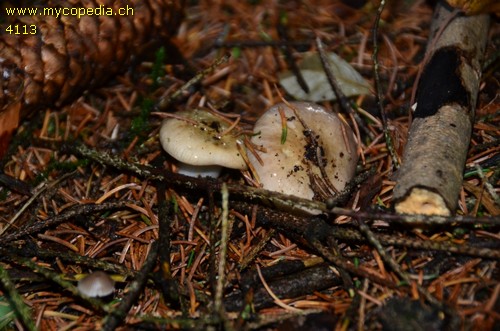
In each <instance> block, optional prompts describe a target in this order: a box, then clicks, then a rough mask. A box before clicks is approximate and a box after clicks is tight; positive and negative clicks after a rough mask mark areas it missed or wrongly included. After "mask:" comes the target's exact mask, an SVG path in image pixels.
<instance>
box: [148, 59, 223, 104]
mask: <svg viewBox="0 0 500 331" xmlns="http://www.w3.org/2000/svg"><path fill="white" fill-rule="evenodd" d="M229 56H230V55H229V54H224V55H223V56H221V57H219V58H217V59H216V60H215V61H214V62H213V63H212V64H211V65H210V66H209V67H208V68H206V69H203V70H202V71H200V72H199V73H197V74H196V75H195V76H194V77H193V78H191V79H190V80H188V81H187V82H186V83H185V84H184V85H182V86H181V87H180V88H178V89H177V90H176V91H175V92H174V93H172V94H171V95H169V96H164V97H162V98H160V100H159V101H158V103H157V104H156V106H155V109H156V110H157V111H166V110H167V109H168V107H169V106H170V105H171V104H172V103H173V102H174V101H176V100H177V99H179V98H180V97H182V96H183V94H185V93H186V92H188V90H189V89H190V88H191V87H192V86H194V85H196V84H198V83H199V82H201V80H202V79H204V78H205V77H206V76H208V75H210V74H211V73H213V72H214V71H215V69H217V67H219V66H220V65H221V64H223V63H226V62H227V61H228V60H229Z"/></svg>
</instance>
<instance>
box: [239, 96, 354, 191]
mask: <svg viewBox="0 0 500 331" xmlns="http://www.w3.org/2000/svg"><path fill="white" fill-rule="evenodd" d="M289 105H290V107H289V106H288V105H287V104H285V103H280V104H277V105H274V106H273V107H271V108H270V109H269V110H268V111H267V112H266V113H264V114H263V115H262V116H261V117H260V118H259V119H258V121H257V122H256V123H255V127H254V130H253V132H254V136H253V137H252V139H251V142H252V143H253V144H254V145H256V154H257V155H258V157H260V159H261V160H262V164H261V163H260V162H259V161H258V159H257V157H256V156H255V155H254V154H253V153H252V152H250V151H249V152H248V158H249V160H250V163H251V164H252V165H253V168H254V169H255V172H256V175H257V176H258V179H259V181H260V183H261V184H262V186H263V188H265V189H268V190H271V191H276V192H281V193H285V194H289V195H295V196H298V197H301V198H306V199H313V200H324V199H326V198H328V197H329V196H332V195H334V194H335V193H337V192H339V191H341V190H342V189H344V187H345V185H346V183H347V182H349V180H351V179H352V177H353V176H354V174H355V170H356V163H357V161H358V156H357V152H356V141H355V138H354V134H353V132H352V130H351V128H349V126H347V125H346V124H344V123H343V122H342V121H341V119H340V118H339V117H338V116H337V115H336V114H333V113H330V112H327V111H326V110H325V109H324V108H322V107H320V106H318V105H316V104H313V103H306V102H290V103H289ZM325 177H327V178H325Z"/></svg>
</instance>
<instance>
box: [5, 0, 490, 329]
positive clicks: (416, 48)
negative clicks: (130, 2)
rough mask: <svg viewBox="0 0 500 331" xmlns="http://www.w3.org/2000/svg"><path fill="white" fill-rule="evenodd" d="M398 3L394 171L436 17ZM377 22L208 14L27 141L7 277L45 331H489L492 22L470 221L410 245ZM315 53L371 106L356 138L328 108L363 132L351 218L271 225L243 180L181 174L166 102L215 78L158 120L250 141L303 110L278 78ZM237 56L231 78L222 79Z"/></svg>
mask: <svg viewBox="0 0 500 331" xmlns="http://www.w3.org/2000/svg"><path fill="white" fill-rule="evenodd" d="M346 2H348V1H346ZM395 3H397V4H390V5H388V7H387V8H386V9H385V10H384V12H383V13H382V20H381V21H380V27H379V30H378V34H379V40H378V43H379V51H378V53H379V55H378V57H379V61H380V77H381V83H382V84H381V86H382V89H383V95H384V104H383V107H384V110H385V112H386V114H387V116H388V121H389V132H390V136H391V137H392V139H393V141H394V143H395V151H396V154H397V156H398V158H401V156H402V152H403V149H404V146H405V143H406V139H407V135H408V126H409V122H410V120H411V116H410V113H411V111H410V109H411V95H412V89H413V86H414V82H415V79H416V76H417V73H418V70H419V64H420V62H421V61H422V59H423V56H424V53H425V47H426V44H427V40H428V37H429V25H430V22H431V19H432V7H431V6H430V5H429V4H428V3H427V2H425V1H397V2H395ZM376 15H377V7H376V6H373V5H372V4H370V3H369V4H366V5H364V6H362V7H361V8H358V9H355V8H352V7H349V6H346V5H345V4H343V3H341V2H338V1H330V0H305V1H215V0H214V1H208V0H207V1H205V0H203V1H199V2H198V3H197V4H195V5H188V6H187V8H186V14H185V19H184V21H183V23H182V24H181V26H180V27H179V29H178V33H177V35H176V37H175V38H174V39H173V40H172V44H171V45H166V46H165V47H164V51H165V52H164V53H163V52H162V51H157V52H156V53H154V54H152V56H151V58H150V59H147V60H145V61H144V62H141V63H139V64H137V65H136V66H134V67H132V68H130V70H128V71H127V72H126V73H124V74H122V75H120V76H118V77H116V78H115V79H114V80H113V81H112V82H110V83H109V84H108V85H106V86H105V87H102V88H99V89H96V90H94V91H90V92H88V93H86V94H84V95H83V96H82V97H81V98H79V99H78V100H77V101H76V102H74V103H72V104H70V105H67V106H65V107H63V108H62V109H57V108H53V109H46V110H45V111H42V112H39V113H37V114H35V115H34V116H33V117H31V118H30V119H29V120H27V121H25V122H23V123H22V125H21V127H20V128H19V130H18V132H17V134H16V136H15V137H14V139H13V142H12V143H11V153H9V154H8V156H7V157H6V158H4V160H3V162H2V166H3V169H2V171H3V173H4V174H5V175H7V176H9V178H11V183H10V185H9V186H6V185H4V186H0V242H1V245H0V249H1V254H0V255H1V257H0V266H2V267H3V268H4V269H6V270H7V271H8V274H9V276H10V279H11V280H12V281H13V283H14V284H15V285H16V286H15V287H16V290H17V292H18V293H20V294H21V295H22V297H23V300H24V302H25V303H27V305H28V307H29V309H30V311H31V314H32V315H31V318H32V319H33V320H34V321H35V324H36V325H37V326H38V327H39V328H40V329H42V330H56V329H57V330H99V329H102V328H103V326H106V327H111V326H114V325H115V324H118V325H119V326H118V329H122V330H128V329H138V330H156V329H193V330H194V329H212V330H216V329H227V330H245V329H248V330H251V329H258V330H285V329H287V330H332V329H336V330H355V329H357V330H364V329H367V330H368V329H369V330H382V329H383V330H446V329H450V330H458V329H466V330H493V329H497V330H498V328H499V327H500V313H499V311H500V282H499V280H500V268H499V265H498V264H499V261H500V254H499V252H500V234H499V233H500V232H499V230H500V226H499V224H500V220H499V215H500V206H499V204H498V194H500V186H499V179H500V166H499V163H500V153H499V151H500V145H499V141H500V140H499V137H500V127H499V123H500V93H499V91H500V70H498V68H499V66H500V62H499V57H498V54H499V52H500V28H499V24H498V20H496V21H495V20H493V22H492V26H491V28H490V35H489V38H488V40H489V42H488V46H487V50H486V55H485V58H486V59H487V61H489V60H493V61H494V62H493V64H490V65H489V66H487V67H486V68H485V71H484V72H483V77H482V81H481V85H480V94H479V97H478V105H477V109H476V115H475V124H474V128H473V133H472V138H471V143H470V149H469V153H468V156H467V161H466V167H465V172H464V182H463V187H462V190H461V192H460V197H459V208H458V211H457V215H459V216H464V217H457V218H445V219H444V221H443V222H444V224H439V225H436V224H433V223H432V222H433V221H435V220H433V219H431V218H429V224H430V225H428V226H423V227H422V226H419V227H416V226H415V225H414V224H411V223H408V222H406V221H407V219H405V218H398V217H394V214H393V213H392V210H391V198H392V189H393V187H394V174H395V169H394V167H393V163H392V159H391V156H390V155H389V153H388V150H387V147H386V143H385V140H384V135H383V128H382V124H381V119H380V113H379V111H378V106H377V103H376V99H375V90H374V88H373V87H374V86H375V83H374V78H373V77H374V75H373V59H372V54H373V50H374V47H373V42H372V38H371V36H372V29H373V27H374V22H375V20H376ZM316 37H319V38H320V39H321V41H322V42H323V44H324V47H325V50H326V51H327V52H335V53H336V54H338V55H339V56H340V57H341V58H343V59H344V60H346V61H347V62H349V63H350V64H351V65H352V67H353V68H355V69H356V70H357V71H358V72H359V73H361V74H362V76H363V77H364V78H365V79H366V80H367V81H368V82H369V83H370V85H371V86H372V94H371V95H362V96H357V97H353V98H351V99H350V100H351V102H352V103H353V104H355V105H356V108H357V111H358V114H359V116H360V117H361V119H362V121H363V123H364V126H365V128H364V130H361V129H360V128H357V124H356V122H353V121H352V120H351V119H352V117H351V116H350V115H349V114H347V113H344V112H343V110H342V109H341V107H339V105H338V103H336V102H335V101H324V102H321V104H322V105H323V106H324V107H325V108H327V109H330V110H333V111H335V112H338V113H340V116H341V117H342V118H344V119H345V120H346V122H347V123H349V124H350V125H351V126H352V127H353V128H354V129H355V132H359V141H358V146H359V155H360V159H359V162H358V169H357V174H358V177H357V178H358V179H359V183H358V184H357V185H353V187H352V188H351V190H350V192H349V193H350V194H349V196H348V199H345V201H344V203H343V204H342V205H339V206H337V207H342V208H338V209H335V210H334V212H327V213H324V214H323V215H321V216H314V217H312V216H304V215H300V214H296V213H292V212H290V211H288V210H286V208H282V207H280V206H277V207H275V208H271V207H270V204H269V201H273V199H275V198H276V197H274V196H273V195H272V194H271V193H268V192H265V191H256V190H252V185H254V184H255V180H254V179H252V174H251V173H250V172H248V171H243V172H240V171H236V170H224V171H223V173H222V176H221V177H220V178H219V179H218V180H209V179H190V178H186V177H184V176H180V175H175V174H172V171H173V172H175V169H176V162H175V161H174V160H173V159H172V158H171V157H169V156H168V155H167V154H166V153H165V152H164V151H163V150H162V148H161V146H160V143H159V138H158V133H159V128H160V124H161V122H162V120H163V118H164V117H165V115H164V114H162V113H161V112H160V111H158V109H155V108H154V107H153V105H155V104H157V102H158V100H166V99H165V98H166V97H165V96H166V95H172V93H174V92H177V91H179V89H180V88H181V87H182V86H183V84H185V83H186V82H187V81H189V80H190V79H192V78H193V77H195V76H196V75H197V73H200V72H201V71H203V70H205V69H207V68H208V69H210V70H208V72H205V73H204V74H203V75H201V76H200V77H201V80H200V81H199V82H198V83H195V84H192V85H191V86H188V88H187V89H185V90H184V91H183V93H181V94H180V97H178V98H177V99H175V100H173V101H172V102H170V101H169V102H168V105H167V106H166V107H164V109H162V112H169V113H172V112H175V111H177V110H183V109H193V108H197V107H212V108H215V109H217V110H219V111H220V112H222V113H224V114H228V115H229V117H228V118H230V119H231V121H234V120H235V119H238V120H239V123H238V126H239V127H240V128H241V130H242V131H245V132H246V130H251V128H252V125H253V123H254V122H255V121H256V119H257V118H258V117H259V116H260V115H261V114H262V113H263V112H264V111H265V110H266V109H267V108H268V107H270V106H271V105H273V104H276V103H278V102H281V101H282V100H283V99H286V100H288V101H292V100H293V96H290V95H287V93H286V91H285V90H284V89H283V88H282V87H281V86H280V84H279V78H278V74H279V73H280V72H283V71H284V70H286V69H287V68H289V66H290V62H294V61H295V62H296V63H300V61H301V59H302V58H303V57H304V56H305V55H306V54H310V53H314V52H317V49H316V44H315V39H316ZM176 50H177V51H178V52H177V51H176ZM162 54H166V55H165V57H163V55H162ZM226 54H230V57H229V59H228V60H227V61H226V62H224V63H222V64H220V65H217V66H216V65H213V63H214V61H216V60H217V59H220V58H221V57H223V56H224V55H226ZM287 59H288V60H287ZM487 61H486V62H485V63H487ZM231 115H237V117H236V116H231ZM367 132H369V133H370V135H368V134H366V133H367ZM106 155H108V156H109V157H105V156H106ZM135 164H141V165H143V166H147V167H144V168H140V167H139V168H138V167H135V166H134V165H135ZM222 183H227V185H226V186H224V185H222ZM488 187H492V190H493V192H496V194H497V196H496V197H495V196H494V194H493V195H492V194H491V190H489V189H488ZM221 192H222V193H221ZM226 193H227V194H226ZM227 195H229V196H228V197H227ZM495 199H497V200H495ZM374 215H375V216H374ZM424 223H425V219H424ZM7 224H8V225H7ZM367 238H368V239H367ZM377 244H381V246H380V247H378V248H377V246H378V245H377ZM169 246H170V248H168V247H169ZM380 248H381V249H382V250H383V254H381V253H380ZM337 253H338V254H337ZM391 263H395V264H396V265H397V266H398V267H396V268H394V266H391V265H390V264H391ZM95 270H105V271H107V272H108V273H109V274H112V275H114V279H115V280H116V288H117V290H116V293H115V295H114V297H113V298H108V300H101V301H99V300H98V301H92V300H90V301H89V300H87V299H85V298H80V297H78V294H77V293H76V292H75V288H74V286H75V285H76V283H75V280H76V278H78V275H82V274H85V273H89V272H91V271H95ZM63 276H64V277H63ZM402 277H404V278H405V279H406V280H409V283H408V281H405V280H404V279H402ZM134 280H135V281H136V282H134ZM141 280H144V281H142V282H141ZM4 286H5V284H4ZM0 289H1V287H0ZM270 292H272V295H273V296H274V297H271V293H270ZM4 293H5V288H4ZM7 302H8V301H7V299H6V298H5V296H0V311H3V312H4V317H1V316H0V326H4V327H6V328H12V327H20V325H21V322H20V319H19V318H17V317H16V315H14V314H13V313H12V312H11V313H10V314H7V313H8V312H10V310H9V308H8V306H7V305H6V303H7ZM127 302H129V303H130V304H129V305H128V306H127V305H126V303H127ZM5 307H7V308H5ZM4 308H5V309H6V310H1V309H4ZM121 314H123V315H121ZM0 315H2V314H0ZM115 319H116V321H114V320H115ZM2 323H3V324H2Z"/></svg>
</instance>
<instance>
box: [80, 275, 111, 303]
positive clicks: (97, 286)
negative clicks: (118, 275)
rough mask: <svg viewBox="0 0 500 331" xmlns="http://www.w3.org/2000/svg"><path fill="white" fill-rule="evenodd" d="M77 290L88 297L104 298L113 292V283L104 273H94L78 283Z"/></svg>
mask: <svg viewBox="0 0 500 331" xmlns="http://www.w3.org/2000/svg"><path fill="white" fill-rule="evenodd" d="M78 290H79V291H80V293H82V294H83V295H86V296H88V297H92V298H97V297H105V296H108V295H110V294H112V293H113V292H114V291H115V282H114V281H113V279H111V277H109V276H108V274H107V273H105V272H104V271H96V272H93V273H91V274H89V275H87V276H85V277H84V278H82V279H80V280H79V281H78Z"/></svg>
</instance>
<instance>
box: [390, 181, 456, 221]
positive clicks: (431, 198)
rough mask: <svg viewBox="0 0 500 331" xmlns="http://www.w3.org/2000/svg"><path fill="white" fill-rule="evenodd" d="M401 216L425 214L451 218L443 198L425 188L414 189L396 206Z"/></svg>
mask: <svg viewBox="0 0 500 331" xmlns="http://www.w3.org/2000/svg"><path fill="white" fill-rule="evenodd" d="M394 209H395V210H396V212H397V213H399V214H423V215H440V216H450V215H451V210H450V209H449V208H448V207H447V206H446V203H445V201H444V199H443V197H442V196H440V195H439V194H437V193H435V192H432V191H430V190H427V189H425V188H413V189H411V191H410V194H408V195H407V196H406V197H405V198H403V199H401V200H400V201H398V202H396V203H395V204H394Z"/></svg>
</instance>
